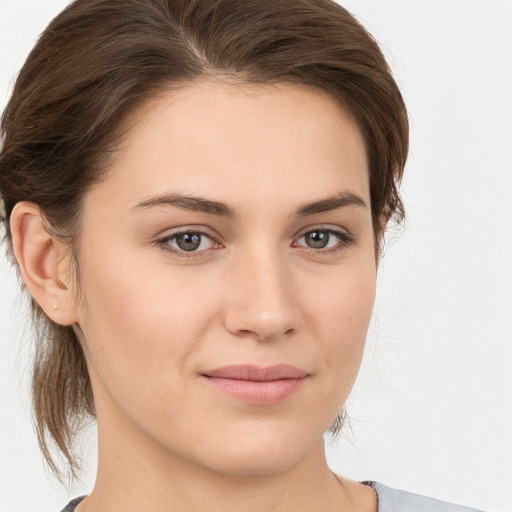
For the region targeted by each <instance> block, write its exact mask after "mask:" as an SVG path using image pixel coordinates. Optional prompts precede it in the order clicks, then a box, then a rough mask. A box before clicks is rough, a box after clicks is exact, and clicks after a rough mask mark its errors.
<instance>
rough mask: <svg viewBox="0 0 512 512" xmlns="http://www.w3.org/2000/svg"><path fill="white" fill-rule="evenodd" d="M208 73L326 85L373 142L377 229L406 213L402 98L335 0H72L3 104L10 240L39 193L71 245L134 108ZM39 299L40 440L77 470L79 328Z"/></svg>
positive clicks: (83, 376)
mask: <svg viewBox="0 0 512 512" xmlns="http://www.w3.org/2000/svg"><path fill="white" fill-rule="evenodd" d="M208 76H222V77H227V78H228V79H231V80H236V81H239V82H242V83H248V84H268V83H295V84H306V85H310V86H313V87H317V88H318V87H319V88H321V89H323V90H326V91H328V92H329V93H331V95H332V97H333V98H335V99H336V100H338V101H339V102H340V103H341V105H342V106H343V107H344V108H345V110H346V111H347V112H348V113H349V114H350V115H351V116H352V117H353V119H354V120H355V122H356V123H357V125H358V127H359V129H360V131H361V133H362V135H363V138H364V140H365V142H366V146H367V151H368V156H369V163H370V164H369V167H370V168H369V173H370V195H371V208H372V216H373V225H374V233H375V237H376V240H377V241H378V242H379V243H380V240H381V236H380V235H381V234H382V233H381V223H380V216H381V215H382V214H383V213H384V212H387V213H388V214H389V215H388V216H391V215H393V216H394V218H395V220H397V221H400V220H402V218H403V215H404V211H403V206H402V202H401V199H400V196H399V192H398V188H397V187H398V184H399V182H400V180H401V177H402V172H403V168H404V165H405V160H406V156H407V150H408V122H407V114H406V109H405V106H404V102H403V99H402V96H401V94H400V91H399V89H398V87H397V85H396V83H395V81H394V79H393V77H392V75H391V72H390V69H389V67H388V65H387V63H386V61H385V59H384V57H383V55H382V53H381V51H380V49H379V47H378V45H377V43H376V42H375V41H374V39H373V38H372V37H371V35H370V34H369V33H368V32H367V31H366V30H365V29H364V28H363V27H362V26H361V25H360V24H359V23H358V22H357V21H356V20H355V18H354V17H353V16H352V15H351V14H350V13H348V12H347V11H346V10H345V9H344V8H342V7H341V6H339V5H338V4H336V3H335V2H334V1H332V0H76V1H74V2H72V3H71V4H70V5H69V6H68V7H67V8H66V9H65V10H64V11H63V12H62V13H61V14H59V15H58V16H57V17H56V18H55V19H54V20H53V21H52V22H51V23H50V25H49V26H48V27H47V29H46V30H45V31H44V33H43V34H42V36H41V37H40V39H39V40H38V42H37V44H36V45H35V47H34V49H33V50H32V52H31V53H30V55H29V57H28V58H27V61H26V62H25V64H24V66H23V68H22V69H21V72H20V73H19V76H18V78H17V80H16V83H15V86H14V90H13V93H12V96H11V99H10V101H9V103H8V105H7V107H6V109H5V111H4V113H3V117H2V125H1V130H2V131H1V134H2V139H3V147H2V150H1V154H0V193H1V195H2V196H3V200H4V203H5V219H3V220H4V225H5V228H6V232H7V240H8V242H9V243H10V241H11V240H10V237H11V234H10V232H9V225H8V221H9V216H10V213H11V212H12V209H13V207H14V205H15V204H16V203H17V202H19V201H32V202H34V203H37V204H38V205H39V206H40V207H41V209H42V211H43V212H44V215H45V217H46V218H47V219H48V221H49V223H50V225H51V226H52V227H53V228H54V229H55V230H56V232H57V231H58V232H59V233H63V234H64V236H66V237H68V238H69V242H70V244H71V247H75V249H76V242H77V241H78V239H79V227H80V211H81V208H80V205H81V200H82V198H83V195H84V193H85V191H86V190H87V189H88V188H90V187H91V186H93V185H94V183H96V182H97V181H98V180H100V179H101V177H102V175H103V174H104V173H105V172H106V170H107V169H108V165H107V163H108V155H109V154H110V153H111V152H112V150H113V149H115V147H116V144H115V143H116V141H118V140H119V137H120V136H121V135H122V134H121V133H120V131H119V129H120V127H121V126H122V124H123V121H124V120H125V119H126V117H127V115H129V114H130V113H132V112H133V111H134V109H135V108H136V107H137V106H138V105H139V104H140V103H141V102H142V101H143V100H146V99H148V98H151V97H152V96H153V95H155V94H157V93H158V92H160V91H162V90H168V89H170V88H172V87H173V86H179V85H180V84H181V85H182V84H186V83H187V82H190V81H194V80H199V79H202V78H207V77H208ZM32 311H33V317H34V322H35V325H36V331H37V338H38V345H37V353H36V358H35V366H34V372H33V382H32V386H33V405H34V417H35V425H36V430H37V434H38V438H39V443H40V446H41V450H42V452H43V454H44V456H45V459H46V461H47V462H48V464H49V466H50V468H51V469H52V470H53V471H54V473H55V474H56V475H57V476H58V477H60V475H61V474H60V472H59V469H58V467H57V464H56V463H55V460H54V459H53V458H52V454H51V450H50V448H51V444H56V446H57V447H58V449H59V450H60V452H61V453H62V454H63V455H64V456H65V458H66V459H67V461H68V463H69V466H70V469H71V472H72V474H73V475H75V474H76V470H78V469H79V463H78V457H77V455H76V451H75V450H74V448H73V442H74V440H75V439H76V437H77V434H78V432H79V431H80V428H81V427H82V426H83V421H84V419H87V418H92V417H94V400H93V396H92V391H91V385H90V381H89V377H88V373H87V368H86V364H85V360H84V356H83V353H82V349H81V347H80V344H79V342H78V340H77V338H76V336H75V334H74V331H73V329H72V327H67V326H60V325H57V324H55V323H53V322H51V321H50V320H49V318H48V317H47V316H46V315H45V314H44V313H43V311H42V309H41V308H40V307H39V305H38V304H37V303H36V302H35V300H34V299H32Z"/></svg>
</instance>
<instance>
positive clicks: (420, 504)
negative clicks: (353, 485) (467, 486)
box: [364, 482, 482, 512]
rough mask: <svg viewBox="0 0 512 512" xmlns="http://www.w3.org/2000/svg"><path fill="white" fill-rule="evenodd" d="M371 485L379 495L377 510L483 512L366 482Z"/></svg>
mask: <svg viewBox="0 0 512 512" xmlns="http://www.w3.org/2000/svg"><path fill="white" fill-rule="evenodd" d="M364 483H366V484H368V485H371V486H372V487H373V488H374V489H375V490H376V491H377V495H378V497H379V508H378V511H377V512H482V511H479V510H477V509H475V508H468V507H462V506H460V505H454V504H453V503H446V502H445V501H439V500H436V499H434V498H428V497H427V496H420V495H419V494H414V493H412V492H407V491H401V490H398V489H391V488H390V487H387V486H385V485H382V484H380V483H378V482H364Z"/></svg>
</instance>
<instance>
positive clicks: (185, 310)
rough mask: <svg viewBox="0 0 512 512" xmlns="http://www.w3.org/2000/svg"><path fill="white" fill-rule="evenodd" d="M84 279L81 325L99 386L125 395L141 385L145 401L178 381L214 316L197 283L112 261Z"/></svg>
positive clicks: (125, 260)
mask: <svg viewBox="0 0 512 512" xmlns="http://www.w3.org/2000/svg"><path fill="white" fill-rule="evenodd" d="M87 261H93V259H92V257H91V258H89V260H87ZM134 269H136V270H135V271H134ZM82 274H83V289H84V295H85V308H84V309H83V311H82V312H81V320H80V325H81V327H82V330H83V332H84V335H85V338H86V344H87V347H88V359H89V362H90V366H92V369H93V371H94V372H95V373H97V374H98V375H99V377H100V378H101V381H102V382H103V385H104V386H105V387H107V388H110V390H111V391H114V392H115V393H122V394H130V393H132V391H133V390H131V389H130V388H132V387H134V388H136V387H137V386H141V383H144V386H143V388H144V389H146V390H147V391H146V392H147V393H148V394H150V393H151V389H154V388H156V387H158V386H163V387H164V388H166V387H167V384H168V385H171V384H172V383H173V382H175V381H176V379H177V378H178V377H179V375H180V372H181V371H182V368H183V365H184V364H185V363H186V361H187V357H188V354H189V353H190V352H191V351H193V349H194V348H196V346H197V343H198V340H200V339H201V338H202V333H203V332H204V331H205V329H206V328H207V326H208V325H209V322H210V319H211V317H212V315H213V308H214V307H215V301H214V300H213V297H211V296H210V295H209V294H208V293H207V290H204V286H202V283H201V281H200V280H197V279H193V277H194V276H191V275H188V276H187V273H186V272H175V273H173V274H171V272H170V271H169V270H168V271H167V272H165V268H162V266H157V265H148V264H145V263H144V262H142V261H136V260H135V259H132V260H130V259H129V258H127V257H126V255H124V256H123V258H121V257H119V258H116V257H114V254H113V255H112V257H111V258H104V259H103V260H102V261H101V262H97V263H96V265H91V264H88V265H86V266H85V267H84V268H83V272H82ZM127 376H129V378H127ZM113 387H115V390H114V389H112V388H113ZM144 389H142V388H141V389H139V392H144Z"/></svg>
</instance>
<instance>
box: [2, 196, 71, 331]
mask: <svg viewBox="0 0 512 512" xmlns="http://www.w3.org/2000/svg"><path fill="white" fill-rule="evenodd" d="M10 228H11V233H12V244H13V251H14V255H15V257H16V260H17V262H18V265H19V268H20V272H21V276H22V278H23V281H24V282H25V284H26V285H27V288H28V289H29V291H30V293H31V294H32V296H33V297H34V299H35V300H36V301H37V303H38V304H39V305H40V306H41V308H42V309H43V311H44V312H45V313H46V315H47V316H48V317H49V318H50V319H51V320H53V321H54V322H55V323H57V324H60V325H72V324H74V323H76V322H77V321H78V320H77V315H76V304H75V299H74V294H73V290H72V287H71V286H70V283H71V282H72V274H71V272H70V268H71V266H70V261H69V256H68V255H67V254H68V253H69V251H67V250H66V246H65V244H64V242H62V241H61V240H58V239H57V238H56V237H55V234H52V233H51V231H50V230H48V229H47V226H45V224H44V221H43V217H42V213H41V210H40V208H39V206H37V205H36V204H35V203H31V202H28V201H21V202H19V203H17V204H16V206H15V207H14V209H13V211H12V213H11V217H10Z"/></svg>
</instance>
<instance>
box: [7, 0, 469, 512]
mask: <svg viewBox="0 0 512 512" xmlns="http://www.w3.org/2000/svg"><path fill="white" fill-rule="evenodd" d="M212 127H213V128H214V129H212ZM2 130H3V139H4V145H3V148H2V154H1V158H0V187H1V188H0V190H1V193H2V198H3V199H2V201H3V204H4V208H3V209H4V211H3V212H2V213H3V218H4V220H5V225H6V228H7V240H8V243H9V246H10V249H11V250H12V253H13V254H14V256H15V258H16V262H17V265H18V267H19V271H20V273H21V276H22V278H23V281H24V283H25V285H26V286H27V288H28V290H29V291H30V293H31V295H32V297H33V301H32V306H33V310H34V317H35V321H36V325H37V326H38V329H39V333H40V336H41V344H40V348H39V352H38V354H37V355H36V367H35V372H34V406H35V411H36V418H37V422H38V424H37V426H38V433H39V438H40V443H41V448H42V450H43V453H44V455H45V457H46V459H47V461H48V463H49V465H50V467H52V468H53V469H54V470H55V472H56V473H57V474H58V468H57V466H56V464H55V462H54V459H53V457H52V455H51V453H50V450H49V446H50V443H51V442H55V443H56V444H57V445H58V447H59V449H60V451H61V452H62V453H63V454H64V456H65V457H66V458H67V459H68V462H69V465H70V468H71V469H72V470H73V471H76V470H77V469H78V465H77V459H76V455H75V454H74V453H73V451H72V443H73V441H74V439H75V438H76V435H77V432H78V431H79V428H80V425H81V422H82V421H83V420H84V419H86V418H87V417H88V416H93V417H95V418H96V420H97V424H98V434H99V465H98V476H97V481H96V485H95V487H94V489H93V490H92V492H91V493H90V494H89V495H88V496H87V497H85V498H84V499H82V498H79V499H77V500H75V501H74V502H72V503H70V504H69V505H68V507H66V511H68V510H69V511H71V510H76V511H77V512H84V511H85V512H87V511H94V510H127V511H130V510H148V511H155V512H156V511H160V510H210V511H212V510H213V511H214V510H223V511H229V510H235V509H236V510H239V509H242V510H276V511H278V510H279V511H285V510H294V511H300V510H304V511H305V510H333V511H334V510H340V511H341V510H344V511H345V510H358V511H376V510H379V511H380V512H385V511H387V510H412V509H414V507H416V509H418V510H423V509H424V510H453V511H456V510H461V511H462V510H469V509H464V508H461V507H457V506H452V505H449V504H446V503H442V502H438V501H435V500H431V499H429V498H423V497H420V496H416V495H412V494H409V493H403V492H399V491H394V490H392V489H389V488H387V487H385V486H383V485H381V484H378V483H375V482H364V483H359V482H353V481H350V480H348V479H344V478H341V477H339V476H337V475H335V474H333V473H332V472H331V470H330V469H329V467H328V465H327V463H326V460H325V454H324V447H323V438H322V436H323V434H324V432H325V431H326V430H327V429H329V426H330V425H331V427H330V430H331V431H332V432H336V430H338V429H339V428H340V426H341V425H342V423H343V413H340V412H339V411H342V410H343V405H344V403H345V401H346V398H347V396H348V393H349V391H350V389H351V387H352V385H353V382H354V380H355V377H356V375H357V371H358V368H359V364H360V361H361V356H362V351H363V348H364V340H365V337H366V331H367V329H368V323H369V320H370V315H371V311H372V306H373V301H374V295H375V279H376V271H377V265H378V258H379V249H380V247H381V243H382V236H383V233H384V231H385V229H386V226H387V224H388V222H389V221H390V219H391V218H394V219H395V220H396V221H400V220H401V218H402V217H403V209H402V203H401V200H400V197H399V194H398V190H397V186H398V183H399V182H400V180H401V177H402V171H403V168H404V164H405V160H406V155H407V145H408V127H407V117H406V111H405V107H404V104H403V101H402V98H401V95H400V92H399V90H398V88H397V86H396V84H395V82H394V80H393V78H392V76H391V74H390V72H389V69H388V67H387V64H386V62H385V60H384V58H383V56H382V54H381V52H380V50H379V48H378V46H377V45H376V43H375V42H374V41H373V39H372V38H371V37H370V36H369V35H368V33H367V32H366V31H365V30H364V29H363V28H362V27H361V26H360V25H359V24H358V23H357V22H356V21H355V20H354V19H353V18H352V17H351V16H350V15H349V14H348V13H347V12H346V11H345V10H344V9H342V8H341V7H339V6H338V5H336V4H334V3H332V2H330V1H327V0H326V1H318V0H315V1H312V0H311V1H305V0H304V1H298V0H287V1H283V2H275V1H247V2H245V1H244V2H239V1H219V2H212V1H211V0H203V1H200V0H197V1H176V2H171V1H164V0H145V1H140V0H139V1H134V0H132V1H130V0H108V1H107V0H79V1H76V2H74V3H73V4H71V5H70V7H68V8H67V9H66V10H65V11H64V12H63V13H62V14H61V15H59V16H58V17H57V18H56V19H55V20H54V21H53V22H52V23H51V25H50V26H49V27H48V29H47V30H46V31H45V33H44V34H43V36H42V38H41V39H40V41H39V42H38V44H37V45H36V47H35V49H34V50H33V52H32V53H31V55H30V56H29V58H28V59H27V62H26V64H25V66H24V67H23V69H22V71H21V73H20V76H19V78H18V80H17V83H16V86H15V89H14V91H13V95H12V98H11V100H10V102H9V105H8V107H7V109H6V111H5V115H4V119H3V124H2ZM421 507H423V508H421Z"/></svg>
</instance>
